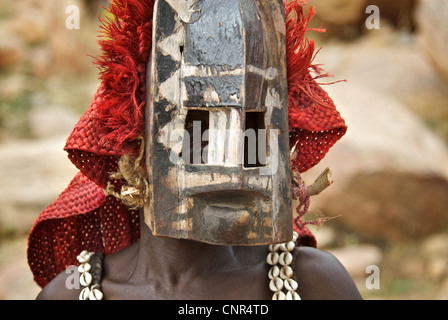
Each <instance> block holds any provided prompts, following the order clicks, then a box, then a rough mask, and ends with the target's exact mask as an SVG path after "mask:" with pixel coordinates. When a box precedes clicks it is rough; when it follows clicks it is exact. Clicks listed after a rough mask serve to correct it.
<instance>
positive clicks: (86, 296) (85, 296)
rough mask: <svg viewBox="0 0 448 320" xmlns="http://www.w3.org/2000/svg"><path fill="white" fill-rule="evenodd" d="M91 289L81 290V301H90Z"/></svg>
mask: <svg viewBox="0 0 448 320" xmlns="http://www.w3.org/2000/svg"><path fill="white" fill-rule="evenodd" d="M89 293H90V289H89V288H84V289H82V290H81V293H80V294H79V300H88V299H89Z"/></svg>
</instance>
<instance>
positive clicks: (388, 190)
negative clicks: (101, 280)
mask: <svg viewBox="0 0 448 320" xmlns="http://www.w3.org/2000/svg"><path fill="white" fill-rule="evenodd" d="M309 3H310V4H311V5H313V6H314V7H315V8H316V10H317V15H316V16H315V18H314V19H313V22H312V24H313V27H316V28H325V29H326V32H325V33H319V32H315V31H310V32H309V36H310V37H312V38H314V39H316V41H317V44H318V47H321V50H320V51H319V53H318V54H317V56H316V60H315V62H316V63H320V64H322V66H323V67H324V69H325V70H326V71H328V72H329V73H330V74H332V75H333V77H332V78H327V79H321V80H320V81H321V82H333V81H337V80H346V81H345V82H338V83H336V84H332V85H325V86H324V88H325V89H326V90H327V91H328V92H329V93H330V96H331V97H332V98H333V100H334V101H335V103H336V105H337V107H338V109H339V111H340V112H341V114H342V115H343V117H344V118H345V120H346V122H347V124H348V126H349V130H348V132H347V134H346V136H344V138H343V139H342V140H341V141H340V142H338V143H337V144H336V145H335V146H334V147H333V148H332V149H331V150H330V152H329V153H328V155H327V157H326V158H325V159H324V160H323V161H322V162H321V163H320V164H319V165H318V166H317V167H316V168H313V169H312V170H310V171H309V172H306V173H305V174H304V175H303V177H304V179H305V180H306V181H307V182H308V183H312V182H313V181H314V179H315V178H316V177H317V175H318V174H319V173H320V172H321V171H322V170H323V169H324V168H325V167H329V168H330V169H331V170H332V173H333V179H334V183H333V184H332V185H331V186H330V187H329V188H328V189H326V190H325V191H324V192H323V193H322V194H320V195H318V196H315V197H313V198H312V199H311V209H310V212H309V213H308V214H307V216H306V217H305V218H306V219H309V220H312V219H314V218H316V217H321V216H326V217H331V218H332V219H331V220H328V221H327V222H325V224H324V225H323V226H321V227H319V228H317V227H314V226H311V228H312V229H313V231H314V232H315V233H316V236H317V239H318V245H319V248H321V249H323V250H328V251H330V252H332V253H333V254H334V255H335V256H337V257H338V258H339V259H340V260H341V262H342V263H343V264H344V265H345V267H346V268H347V270H348V271H349V272H350V274H351V275H352V277H353V278H354V279H355V281H356V283H357V285H358V288H359V289H360V291H361V293H362V294H363V296H364V298H366V299H448V270H447V265H448V58H447V57H448V55H447V54H446V52H447V49H448V0H438V1H434V0H396V1H388V0H377V1H374V0H309ZM72 5H75V6H77V7H78V8H79V9H80V10H79V12H80V23H79V29H70V28H67V25H66V22H67V19H68V18H69V17H70V12H69V13H67V12H66V9H67V8H68V7H69V6H72ZM102 5H107V4H106V2H105V1H100V0H97V1H96V0H84V1H81V0H46V1H42V0H16V1H10V0H0V299H33V298H34V297H35V296H36V294H37V293H38V291H39V288H38V287H37V285H35V284H34V282H33V280H32V275H31V272H30V271H29V268H28V265H27V262H26V242H27V234H28V232H29V230H30V228H31V226H32V224H33V221H34V219H36V218H37V216H38V214H39V213H40V212H41V211H42V209H43V208H45V206H47V205H48V204H49V203H50V202H51V201H52V200H54V199H55V198H56V197H57V196H58V194H59V193H60V192H61V191H62V190H63V189H64V188H65V187H66V186H67V184H68V183H69V182H70V180H71V178H72V177H73V176H74V174H75V172H76V170H75V168H74V167H73V165H71V163H70V162H69V160H68V158H67V156H66V154H65V153H64V151H63V150H62V148H63V146H64V143H65V139H66V138H67V136H68V135H69V133H70V132H71V130H72V128H73V126H74V125H75V123H76V122H77V120H78V118H79V116H80V115H81V114H82V113H83V112H84V111H85V110H86V109H87V107H88V105H89V104H90V101H91V100H92V98H93V94H94V92H95V90H96V88H97V85H98V81H97V79H98V75H97V70H96V68H95V67H94V65H93V61H94V59H93V58H92V57H94V56H96V55H97V54H98V46H97V44H96V40H97V36H98V25H99V23H98V19H97V17H98V15H101V14H102V13H103V10H102V9H101V6H102ZM376 9H378V10H376ZM377 11H378V14H379V15H378V16H376V15H375V14H376V13H377ZM366 21H367V24H366ZM372 265H373V266H376V267H377V269H375V270H377V271H378V272H379V273H377V275H378V278H377V283H376V285H377V286H376V287H372V286H371V285H369V284H372V277H369V276H371V275H373V273H372V274H371V273H370V272H371V269H370V268H368V267H369V266H372ZM372 270H373V269H372Z"/></svg>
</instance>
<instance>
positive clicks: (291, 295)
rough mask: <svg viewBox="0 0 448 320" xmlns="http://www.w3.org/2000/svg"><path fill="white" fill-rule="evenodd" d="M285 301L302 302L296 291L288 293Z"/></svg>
mask: <svg viewBox="0 0 448 320" xmlns="http://www.w3.org/2000/svg"><path fill="white" fill-rule="evenodd" d="M285 300H302V299H301V298H300V296H299V294H298V293H297V292H294V291H288V293H286V297H285Z"/></svg>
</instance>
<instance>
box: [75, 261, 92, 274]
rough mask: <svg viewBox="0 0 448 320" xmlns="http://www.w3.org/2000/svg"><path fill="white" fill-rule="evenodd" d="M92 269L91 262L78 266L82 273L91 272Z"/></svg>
mask: <svg viewBox="0 0 448 320" xmlns="http://www.w3.org/2000/svg"><path fill="white" fill-rule="evenodd" d="M90 269H92V266H91V265H90V263H87V262H86V263H82V264H81V265H79V267H78V271H79V272H80V273H84V272H89V271H90Z"/></svg>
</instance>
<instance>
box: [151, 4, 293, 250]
mask: <svg viewBox="0 0 448 320" xmlns="http://www.w3.org/2000/svg"><path fill="white" fill-rule="evenodd" d="M154 12H155V13H154V21H153V23H154V24H153V27H154V31H153V46H152V55H151V57H150V59H149V64H148V76H147V97H148V101H147V114H146V123H147V128H146V129H147V132H146V137H147V142H146V145H147V146H148V147H147V158H146V164H147V171H148V179H149V184H150V196H151V198H150V201H148V202H147V205H146V206H145V222H146V223H147V224H148V226H149V227H150V228H151V230H152V232H153V234H154V235H156V236H167V237H172V238H179V239H191V240H197V241H202V242H206V243H211V244H223V245H260V244H269V243H277V242H284V241H288V240H290V239H291V238H292V210H291V191H290V190H291V186H290V183H291V181H290V179H291V178H290V177H291V168H290V158H289V130H288V109H287V73H286V49H285V17H284V9H283V2H282V0H274V1H272V0H226V1H222V0H183V1H176V0H159V1H156V4H155V11H154Z"/></svg>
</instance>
